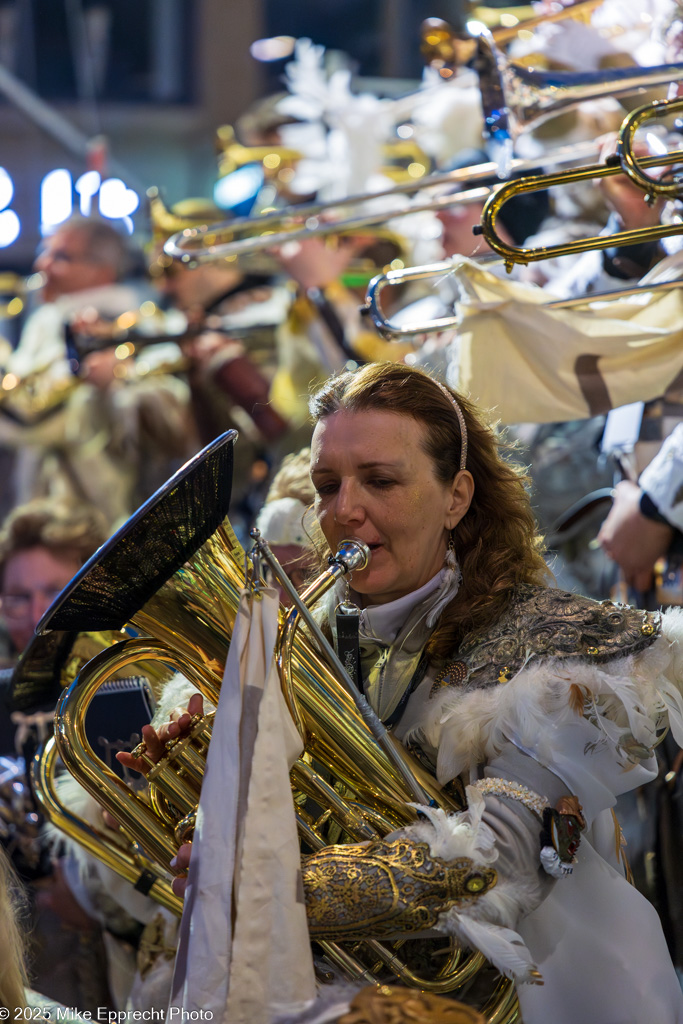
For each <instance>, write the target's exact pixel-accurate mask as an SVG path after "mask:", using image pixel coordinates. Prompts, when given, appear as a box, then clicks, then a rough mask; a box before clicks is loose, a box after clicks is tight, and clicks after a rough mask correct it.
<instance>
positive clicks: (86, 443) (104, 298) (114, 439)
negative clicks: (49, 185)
mask: <svg viewBox="0 0 683 1024" xmlns="http://www.w3.org/2000/svg"><path fill="white" fill-rule="evenodd" d="M133 258H134V254H133V252H132V250H131V249H130V247H129V245H128V243H127V242H126V240H125V239H124V238H123V237H122V236H121V235H119V233H118V232H117V231H116V229H115V228H114V227H112V226H111V225H109V224H106V223H105V222H103V221H101V220H99V219H96V218H81V217H78V218H74V219H72V220H70V221H67V222H66V223H65V224H63V225H61V226H60V227H59V228H58V229H57V231H56V232H55V233H54V234H53V235H52V236H50V237H49V238H48V239H47V240H46V242H45V245H44V248H43V249H42V251H41V253H40V254H39V256H38V258H37V260H36V269H37V270H38V271H39V272H40V273H42V274H43V277H44V285H43V291H42V299H43V302H42V305H41V306H40V307H39V308H38V309H37V310H35V312H34V313H33V314H32V315H31V316H30V317H29V318H28V320H27V322H26V324H25V326H24V329H23V331H22V334H21V337H20V340H19V344H18V346H17V348H16V350H15V351H14V352H13V353H12V355H11V356H10V358H9V361H8V364H7V366H6V367H4V370H5V373H7V374H11V375H13V376H14V378H16V379H17V381H18V384H17V389H18V390H20V389H21V388H22V382H26V381H31V382H32V387H33V389H34V394H35V402H36V406H37V408H38V409H43V408H44V409H47V410H50V409H51V403H52V399H51V395H52V394H54V393H55V392H56V393H57V394H58V395H59V396H60V400H59V401H58V402H56V403H55V404H54V408H53V409H52V411H51V412H50V414H49V415H45V416H43V415H42V414H41V415H38V416H36V418H35V421H34V422H28V423H27V422H19V423H17V422H15V421H13V419H12V418H10V417H9V416H3V417H2V419H1V420H0V443H2V444H4V445H7V446H11V447H15V448H17V459H16V478H15V481H14V486H15V492H16V493H15V500H16V501H17V502H22V501H25V500H28V499H29V498H31V497H35V496H39V495H41V494H50V495H55V496H57V497H65V498H73V499H76V500H85V501H90V502H92V503H93V504H95V505H96V506H97V507H98V508H100V509H101V511H102V512H103V513H104V515H105V516H106V517H107V520H108V521H109V523H110V525H112V526H114V525H116V524H117V523H119V522H120V521H121V520H123V519H125V518H126V517H127V516H128V515H129V514H130V512H131V511H132V509H133V508H134V507H135V506H136V505H137V504H138V503H139V501H140V500H141V499H143V498H144V497H147V495H148V494H149V493H150V492H151V491H152V490H154V488H155V486H156V480H154V479H151V480H149V481H148V480H146V479H145V476H146V475H147V474H148V473H149V469H150V467H149V462H150V459H151V460H152V463H153V462H154V459H155V458H160V459H161V460H162V461H163V462H164V467H163V469H162V470H161V472H162V473H163V475H164V476H165V475H167V472H168V468H169V466H168V461H167V460H168V459H169V458H170V459H176V458H178V457H180V456H184V455H186V454H188V449H187V438H188V419H187V398H188V395H187V388H186V386H185V385H184V384H183V382H182V381H180V380H178V379H176V378H173V377H171V376H169V375H168V374H166V373H160V374H158V375H157V374H155V373H146V374H145V375H142V374H141V373H138V372H137V370H136V363H135V361H133V360H127V361H125V360H124V361H121V360H120V359H117V357H116V353H115V350H114V348H113V347H112V348H109V349H106V350H104V351H98V352H93V353H91V354H89V355H86V356H85V357H84V358H83V359H82V360H79V359H78V358H77V357H76V354H75V352H74V351H73V350H72V349H71V347H70V345H69V335H68V332H69V329H71V328H72V327H73V329H75V328H78V327H79V326H80V327H82V322H83V319H84V318H85V320H86V321H87V319H88V318H92V317H96V316H100V317H105V318H112V317H115V316H118V315H119V314H121V313H123V312H125V311H128V310H132V309H137V307H138V306H139V304H140V299H141V295H140V291H139V289H137V288H135V287H133V286H131V285H130V284H127V283H125V279H126V277H127V275H128V274H129V273H130V272H131V270H132V267H133ZM176 354H177V355H179V353H178V352H177V350H176ZM147 364H149V357H147ZM143 463H144V464H145V468H144V475H143Z"/></svg>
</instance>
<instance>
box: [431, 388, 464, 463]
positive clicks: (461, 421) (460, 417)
mask: <svg viewBox="0 0 683 1024" xmlns="http://www.w3.org/2000/svg"><path fill="white" fill-rule="evenodd" d="M432 380H434V378H432ZM434 383H435V384H436V386H437V388H439V390H440V391H442V392H443V393H444V395H445V396H446V398H447V399H448V401H449V402H450V403H451V405H452V406H453V408H454V409H455V415H456V416H457V417H458V423H459V424H460V472H462V470H463V469H464V468H465V466H466V464H467V427H466V426H465V417H464V416H463V414H462V409H461V408H460V406H459V404H458V402H457V400H456V398H455V396H454V395H452V394H451V393H450V391H449V390H448V388H445V387H444V386H443V384H442V383H441V382H440V381H438V380H435V381H434Z"/></svg>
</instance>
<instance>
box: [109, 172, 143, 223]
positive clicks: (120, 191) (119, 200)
mask: <svg viewBox="0 0 683 1024" xmlns="http://www.w3.org/2000/svg"><path fill="white" fill-rule="evenodd" d="M139 205H140V197H139V195H138V194H137V192H134V191H133V189H132V188H128V187H127V186H126V183H125V182H123V181H121V179H120V178H107V180H106V181H103V182H102V184H101V185H100V213H101V214H102V216H103V217H109V219H110V220H117V219H118V218H119V217H129V216H130V215H131V213H135V211H136V210H137V208H138V206H139Z"/></svg>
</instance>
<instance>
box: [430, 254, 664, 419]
mask: <svg viewBox="0 0 683 1024" xmlns="http://www.w3.org/2000/svg"><path fill="white" fill-rule="evenodd" d="M454 280H455V283H456V285H457V287H458V290H459V293H460V296H459V300H458V314H459V317H460V323H459V327H458V330H457V337H456V340H455V342H454V343H453V344H452V353H453V359H454V361H453V362H452V363H451V366H450V367H449V371H448V379H449V383H451V384H453V385H454V386H455V387H457V388H459V389H460V390H462V391H463V392H464V393H465V394H469V395H471V397H472V398H473V399H474V400H475V401H476V402H477V403H478V404H480V405H482V406H484V407H485V408H490V409H494V410H495V412H496V414H497V416H498V417H499V418H500V420H501V421H502V422H503V423H519V422H528V423H554V422H559V421H564V420H575V419H584V418H586V417H589V416H597V415H599V414H601V413H605V412H608V411H609V410H610V409H615V408H618V407H619V406H621V405H628V404H629V403H630V402H636V401H649V400H650V399H654V398H659V397H661V396H662V395H664V394H666V393H667V392H668V391H670V390H672V389H673V390H675V391H680V390H681V371H682V369H683V356H682V355H681V353H682V351H683V288H680V289H678V288H676V289H673V290H672V291H667V292H661V293H657V292H654V291H651V290H650V291H649V290H648V289H647V288H645V287H644V288H643V289H642V291H640V292H639V293H638V294H637V295H634V296H631V297H629V298H622V299H614V300H611V301H609V302H607V301H595V300H593V301H591V298H590V296H588V297H587V299H586V304H585V305H584V306H581V307H580V308H577V307H575V308H572V309H560V308H556V309H552V308H548V307H547V306H545V303H546V302H547V301H548V294H547V293H546V292H545V291H544V290H543V289H542V288H539V287H537V286H534V285H529V284H520V283H518V282H515V281H503V280H501V279H500V278H497V277H495V276H494V275H493V274H491V273H489V272H488V271H486V270H483V269H482V268H481V267H480V266H478V265H477V264H476V263H474V262H473V261H471V260H466V259H463V260H462V261H461V263H460V264H459V265H458V267H457V268H456V270H455V273H454Z"/></svg>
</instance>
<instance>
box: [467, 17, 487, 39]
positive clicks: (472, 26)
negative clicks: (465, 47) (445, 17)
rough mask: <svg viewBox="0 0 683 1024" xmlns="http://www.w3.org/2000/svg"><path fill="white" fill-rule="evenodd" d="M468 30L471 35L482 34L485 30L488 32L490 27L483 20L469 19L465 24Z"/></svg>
mask: <svg viewBox="0 0 683 1024" xmlns="http://www.w3.org/2000/svg"><path fill="white" fill-rule="evenodd" d="M465 27H466V29H467V32H468V34H469V35H471V36H480V35H481V34H482V33H484V32H488V29H487V27H486V25H485V24H484V22H483V21H474V20H473V21H468V22H467V25H466V26H465Z"/></svg>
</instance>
